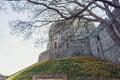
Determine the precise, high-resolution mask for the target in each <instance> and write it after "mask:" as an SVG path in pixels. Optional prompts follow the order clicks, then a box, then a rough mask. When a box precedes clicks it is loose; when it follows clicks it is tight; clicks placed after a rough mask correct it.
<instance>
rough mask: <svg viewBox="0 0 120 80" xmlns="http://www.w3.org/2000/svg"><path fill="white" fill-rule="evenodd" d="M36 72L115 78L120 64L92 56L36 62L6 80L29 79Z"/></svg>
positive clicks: (72, 76) (119, 74) (70, 77)
mask: <svg viewBox="0 0 120 80" xmlns="http://www.w3.org/2000/svg"><path fill="white" fill-rule="evenodd" d="M36 73H40V74H46V73H47V74H49V73H50V74H51V73H52V74H55V73H64V74H67V76H68V78H69V79H71V80H72V79H74V80H75V78H79V77H95V78H116V77H120V66H118V65H116V64H114V63H112V62H107V61H103V60H100V59H97V58H94V57H74V58H68V59H60V60H50V61H45V62H39V63H36V64H34V65H32V66H30V67H28V68H26V69H24V70H21V71H20V72H18V73H16V74H14V75H12V76H10V77H9V78H8V79H7V80H31V77H32V75H33V74H36Z"/></svg>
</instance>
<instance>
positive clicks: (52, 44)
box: [38, 9, 120, 64]
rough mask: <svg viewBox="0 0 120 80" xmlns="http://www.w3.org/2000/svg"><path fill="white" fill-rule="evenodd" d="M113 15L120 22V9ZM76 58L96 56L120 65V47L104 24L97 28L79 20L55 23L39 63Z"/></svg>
mask: <svg viewBox="0 0 120 80" xmlns="http://www.w3.org/2000/svg"><path fill="white" fill-rule="evenodd" d="M113 14H114V16H115V17H116V18H117V19H118V21H119V22H120V9H115V10H114V11H113ZM113 29H114V30H115V32H116V34H117V35H118V36H119V37H120V32H119V31H118V30H117V29H116V28H115V27H114V26H113ZM74 56H94V57H97V58H100V59H104V60H107V61H112V62H115V63H117V64H120V47H119V46H118V45H117V44H116V43H115V42H114V41H113V40H112V38H111V36H110V35H109V33H108V31H107V30H106V29H105V27H104V25H102V24H100V25H99V26H97V27H95V26H94V24H93V23H86V22H84V20H80V21H79V20H77V19H76V20H75V21H74V20H68V21H63V22H62V21H59V22H55V23H53V24H52V25H51V27H50V29H49V43H48V45H47V50H46V51H45V52H43V53H41V54H40V56H39V60H38V61H44V60H50V59H56V58H66V57H74Z"/></svg>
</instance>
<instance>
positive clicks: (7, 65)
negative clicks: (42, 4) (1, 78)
mask: <svg viewBox="0 0 120 80" xmlns="http://www.w3.org/2000/svg"><path fill="white" fill-rule="evenodd" d="M22 15H23V14H22ZM18 17H22V16H21V15H18V14H16V13H13V12H12V11H11V10H8V11H7V12H6V13H4V12H0V74H3V75H11V74H13V73H15V72H17V71H19V70H22V69H24V68H26V67H28V66H30V65H32V64H34V63H36V62H37V60H38V56H39V54H40V52H42V51H44V50H45V48H35V47H34V42H33V41H31V40H28V41H25V40H24V39H23V38H21V37H19V38H18V37H17V36H12V35H10V28H9V25H8V22H9V21H10V20H14V19H16V18H18ZM23 17H25V16H24V15H23Z"/></svg>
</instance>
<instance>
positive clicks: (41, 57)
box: [38, 51, 49, 62]
mask: <svg viewBox="0 0 120 80" xmlns="http://www.w3.org/2000/svg"><path fill="white" fill-rule="evenodd" d="M46 60H49V55H48V53H47V51H44V52H42V53H40V55H39V59H38V62H40V61H46Z"/></svg>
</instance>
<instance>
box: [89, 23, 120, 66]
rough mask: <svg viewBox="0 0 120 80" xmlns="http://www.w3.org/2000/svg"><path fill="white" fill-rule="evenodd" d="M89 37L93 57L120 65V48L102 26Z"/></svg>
mask: <svg viewBox="0 0 120 80" xmlns="http://www.w3.org/2000/svg"><path fill="white" fill-rule="evenodd" d="M116 32H117V30H116ZM118 35H120V34H119V33H118ZM89 37H90V45H91V50H92V53H93V56H95V57H97V58H101V59H104V60H107V61H112V62H115V63H118V64H120V47H118V46H117V44H116V43H115V42H114V41H113V40H112V38H111V37H110V35H109V34H108V32H107V30H106V29H105V28H104V27H103V26H102V25H99V26H98V27H97V28H96V29H95V30H94V31H92V33H91V34H90V36H89Z"/></svg>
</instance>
